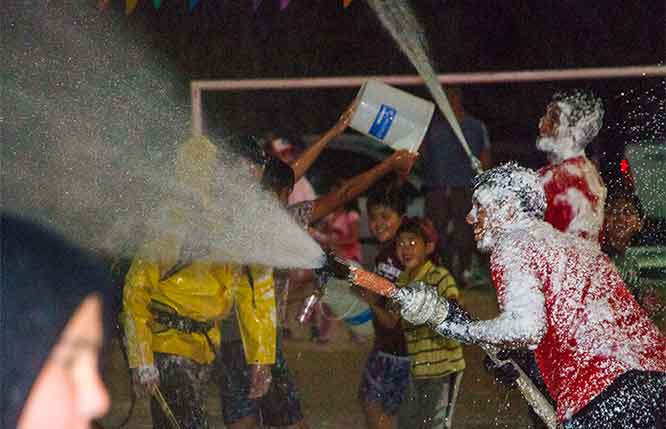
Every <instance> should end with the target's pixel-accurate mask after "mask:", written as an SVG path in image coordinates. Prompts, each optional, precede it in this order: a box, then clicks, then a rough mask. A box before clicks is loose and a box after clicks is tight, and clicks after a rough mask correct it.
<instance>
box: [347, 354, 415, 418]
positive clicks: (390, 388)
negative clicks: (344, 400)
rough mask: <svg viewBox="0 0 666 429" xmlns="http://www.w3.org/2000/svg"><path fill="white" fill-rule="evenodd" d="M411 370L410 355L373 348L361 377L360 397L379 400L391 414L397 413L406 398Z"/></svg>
mask: <svg viewBox="0 0 666 429" xmlns="http://www.w3.org/2000/svg"><path fill="white" fill-rule="evenodd" d="M409 372H410V361H409V357H407V356H395V355H392V354H388V353H384V352H382V351H379V350H373V351H372V352H370V356H369V357H368V362H367V363H366V365H365V371H363V376H362V377H361V385H360V386H359V390H358V397H359V399H360V400H361V401H362V402H377V403H378V404H379V405H381V407H382V410H383V411H384V413H385V414H387V415H389V416H392V415H395V414H397V412H398V409H399V408H400V404H401V403H402V401H403V400H404V399H405V393H406V392H407V386H408V385H409Z"/></svg>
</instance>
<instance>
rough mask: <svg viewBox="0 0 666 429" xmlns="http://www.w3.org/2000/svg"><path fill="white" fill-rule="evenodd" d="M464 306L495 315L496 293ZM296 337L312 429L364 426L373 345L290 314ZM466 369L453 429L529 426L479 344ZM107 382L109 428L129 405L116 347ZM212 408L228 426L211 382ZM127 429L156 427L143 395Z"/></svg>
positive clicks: (479, 292)
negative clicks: (325, 332)
mask: <svg viewBox="0 0 666 429" xmlns="http://www.w3.org/2000/svg"><path fill="white" fill-rule="evenodd" d="M464 299H465V306H466V307H467V308H468V309H469V310H470V312H471V313H472V314H474V315H476V316H478V317H480V318H487V317H492V316H493V315H494V314H495V313H496V302H495V293H494V290H493V289H492V288H490V287H489V286H485V287H478V288H474V289H470V290H466V291H465V295H464ZM290 302H291V303H292V306H291V310H293V311H292V313H291V314H292V315H293V314H295V312H296V311H297V306H298V302H299V296H297V295H296V294H292V296H291V297H290ZM289 319H290V325H291V328H292V331H293V333H294V335H293V338H291V339H288V340H286V341H285V344H284V348H285V354H286V357H287V362H288V364H289V366H290V368H291V370H292V372H293V375H294V378H295V380H296V383H297V385H298V387H299V389H300V397H301V401H302V404H303V409H304V412H305V415H306V418H307V420H308V422H309V424H310V427H311V428H312V429H356V428H358V429H363V428H365V422H364V417H363V414H362V411H361V408H360V406H359V404H358V402H357V400H356V389H357V387H358V383H359V379H360V375H361V371H362V369H363V367H364V364H365V359H366V357H367V354H368V352H369V351H370V346H371V344H370V343H369V342H368V343H364V344H357V343H354V342H352V341H351V340H350V336H349V333H348V331H347V330H346V329H345V328H344V326H343V325H342V323H340V322H335V324H334V326H333V335H332V339H331V341H330V342H329V343H328V344H315V343H313V342H311V341H310V338H309V330H308V329H307V328H305V327H302V326H298V325H297V324H296V323H295V322H293V316H292V317H290V318H289ZM465 360H466V362H467V369H466V370H465V375H464V377H463V383H462V388H461V391H460V396H459V398H458V403H457V405H456V410H455V414H454V420H453V427H454V428H464V429H472V428H479V429H481V428H525V427H527V419H526V413H527V408H526V405H525V402H524V401H523V400H522V398H521V396H520V394H519V393H518V392H517V391H516V390H507V389H506V388H504V387H503V386H498V385H495V384H494V383H493V380H492V378H491V377H490V376H489V375H488V374H487V373H486V371H485V370H484V368H483V365H482V360H483V353H482V352H481V351H480V350H479V349H478V348H477V347H467V348H466V349H465ZM105 372H106V374H105V377H106V380H107V384H108V386H109V390H110V393H111V399H112V403H113V405H112V410H111V413H110V415H109V416H108V417H107V418H106V419H105V420H104V421H103V423H104V425H105V427H117V425H118V424H119V422H121V421H122V419H123V417H124V416H125V415H126V414H127V411H128V409H129V403H130V395H129V390H128V389H129V383H128V375H127V369H126V366H125V363H124V361H123V358H122V355H121V353H120V351H119V349H118V348H117V347H115V348H114V350H113V351H112V358H111V361H110V364H109V366H108V368H107V369H106V371H105ZM208 409H209V414H210V416H211V419H210V422H211V428H224V424H223V423H222V417H221V414H220V403H219V400H218V393H217V387H216V386H215V385H214V384H213V383H211V388H210V394H209V400H208ZM126 427H127V428H137V429H143V428H152V425H151V420H150V410H149V407H148V402H147V401H146V400H145V399H140V400H138V401H137V404H136V406H135V410H134V412H133V414H132V418H131V419H130V421H129V422H128V424H127V426H126Z"/></svg>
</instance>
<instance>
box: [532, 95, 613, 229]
mask: <svg viewBox="0 0 666 429" xmlns="http://www.w3.org/2000/svg"><path fill="white" fill-rule="evenodd" d="M603 116H604V110H603V106H602V103H601V100H600V99H599V98H597V97H595V96H594V95H592V94H590V93H585V92H582V91H574V92H571V93H566V94H565V93H558V94H555V95H554V96H553V99H552V101H551V103H550V104H548V107H547V108H546V114H545V115H544V116H543V117H542V118H541V120H540V121H539V137H538V138H537V143H536V146H537V149H539V150H540V151H542V152H544V153H545V154H546V156H547V157H548V162H549V164H548V165H547V166H545V167H543V168H541V169H540V170H539V176H541V178H542V180H543V184H544V188H545V192H546V201H547V204H546V213H545V217H544V218H545V221H546V222H548V223H550V224H551V225H553V226H554V227H555V228H556V229H558V230H560V231H562V232H569V233H572V234H575V235H578V236H580V237H582V238H587V239H590V240H593V241H598V240H599V236H600V233H601V230H602V227H603V217H604V202H605V201H606V187H605V185H604V183H603V180H602V179H601V176H600V175H599V172H598V171H597V168H596V166H595V165H594V164H593V163H592V161H590V160H589V159H588V158H587V156H585V147H586V146H587V145H588V143H589V142H590V141H592V140H593V139H594V138H595V137H596V135H597V134H598V133H599V130H600V129H601V125H602V119H603Z"/></svg>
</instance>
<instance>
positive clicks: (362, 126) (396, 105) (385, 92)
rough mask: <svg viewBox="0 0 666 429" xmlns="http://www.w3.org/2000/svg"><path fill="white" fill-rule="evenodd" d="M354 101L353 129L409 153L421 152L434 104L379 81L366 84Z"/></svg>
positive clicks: (351, 123)
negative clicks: (419, 150)
mask: <svg viewBox="0 0 666 429" xmlns="http://www.w3.org/2000/svg"><path fill="white" fill-rule="evenodd" d="M355 104H356V111H355V112H354V116H353V117H352V119H351V122H350V124H349V125H350V126H351V127H352V128H353V129H355V130H356V131H358V132H360V133H363V134H365V135H367V136H369V137H372V138H373V139H375V140H378V141H380V142H382V143H384V144H386V145H388V146H390V147H391V148H393V149H395V150H398V149H407V150H409V151H410V152H416V151H418V149H419V146H420V145H421V142H422V141H423V137H424V136H425V133H426V131H427V130H428V125H429V124H430V120H431V119H432V114H433V112H434V111H435V105H434V104H433V103H431V102H429V101H427V100H424V99H422V98H419V97H416V96H414V95H412V94H409V93H407V92H404V91H401V90H399V89H396V88H394V87H392V86H389V85H386V84H385V83H382V82H379V81H376V80H368V81H367V82H365V83H364V84H363V86H362V87H361V89H360V90H359V91H358V94H357V95H356V101H355Z"/></svg>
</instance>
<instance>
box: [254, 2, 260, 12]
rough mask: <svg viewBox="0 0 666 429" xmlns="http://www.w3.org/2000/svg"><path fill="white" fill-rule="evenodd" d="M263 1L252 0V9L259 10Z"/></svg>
mask: <svg viewBox="0 0 666 429" xmlns="http://www.w3.org/2000/svg"><path fill="white" fill-rule="evenodd" d="M261 1H262V0H252V10H253V11H255V12H256V11H257V10H258V9H259V6H261Z"/></svg>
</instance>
